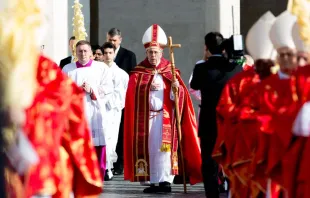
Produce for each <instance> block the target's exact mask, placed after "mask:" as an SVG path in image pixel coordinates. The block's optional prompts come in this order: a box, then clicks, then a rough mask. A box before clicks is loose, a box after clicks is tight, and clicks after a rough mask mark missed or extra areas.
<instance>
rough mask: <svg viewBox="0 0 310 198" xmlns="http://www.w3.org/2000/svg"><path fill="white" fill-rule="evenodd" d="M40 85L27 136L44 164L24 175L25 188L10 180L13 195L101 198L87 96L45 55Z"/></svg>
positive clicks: (28, 114)
mask: <svg viewBox="0 0 310 198" xmlns="http://www.w3.org/2000/svg"><path fill="white" fill-rule="evenodd" d="M37 83H38V88H37V93H36V95H35V98H34V101H33V104H32V105H31V106H30V107H29V108H28V109H27V110H26V123H25V126H24V133H25V135H26V136H27V137H28V139H29V141H30V142H31V143H32V145H33V147H34V149H35V151H36V152H37V154H38V157H39V160H40V161H39V163H38V164H36V165H35V166H33V167H31V168H30V170H29V171H28V172H27V174H25V175H24V178H23V183H22V184H20V183H19V182H18V180H19V179H20V180H22V178H18V179H17V178H16V177H15V180H8V181H7V182H8V186H9V188H11V191H10V193H13V194H15V195H17V194H18V193H20V191H21V190H24V192H23V193H22V195H23V197H31V196H33V195H38V194H40V193H42V194H54V195H53V197H68V196H69V194H70V193H71V192H73V193H74V196H75V197H84V196H91V195H98V194H100V193H101V192H102V185H103V184H102V180H101V177H100V172H99V166H98V161H97V157H96V152H95V149H94V146H93V144H92V142H91V135H90V132H89V128H88V125H87V121H86V117H85V111H84V105H83V104H84V102H83V101H84V92H83V91H82V90H81V89H80V88H79V87H78V86H77V85H76V84H75V83H74V82H73V81H72V80H71V79H69V78H68V77H67V76H66V75H65V74H63V72H62V71H61V70H60V68H59V67H58V66H57V65H56V64H55V63H54V62H53V61H51V60H50V59H48V58H46V57H43V56H40V57H39V60H38V70H37ZM18 184H20V185H23V186H22V187H21V186H18ZM23 188H24V189H23ZM10 197H14V195H12V196H10Z"/></svg>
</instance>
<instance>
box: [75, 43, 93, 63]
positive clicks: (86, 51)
mask: <svg viewBox="0 0 310 198" xmlns="http://www.w3.org/2000/svg"><path fill="white" fill-rule="evenodd" d="M76 55H77V58H78V60H79V62H80V63H81V64H86V63H88V62H89V60H90V59H91V57H92V56H93V52H92V50H91V47H90V46H89V45H79V46H78V47H77V48H76Z"/></svg>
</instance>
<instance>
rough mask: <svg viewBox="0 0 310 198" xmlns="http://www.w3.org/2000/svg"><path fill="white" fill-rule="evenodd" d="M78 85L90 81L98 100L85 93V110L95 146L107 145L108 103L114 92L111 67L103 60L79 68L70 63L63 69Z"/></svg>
mask: <svg viewBox="0 0 310 198" xmlns="http://www.w3.org/2000/svg"><path fill="white" fill-rule="evenodd" d="M62 70H63V72H64V73H66V74H67V75H68V76H69V77H70V78H71V79H72V80H73V81H74V82H76V84H77V85H78V86H82V84H83V83H84V82H86V83H88V84H89V85H90V87H91V88H92V90H93V93H94V94H95V96H96V98H97V100H92V99H91V98H90V95H89V94H85V110H86V116H87V120H88V123H89V126H90V129H91V133H92V139H93V144H94V146H105V145H106V140H105V137H106V135H105V134H106V133H107V131H108V130H109V127H108V126H109V125H108V123H109V121H110V119H108V117H109V116H108V115H107V114H108V113H107V112H108V110H107V109H108V108H107V106H108V105H107V103H108V102H109V101H110V99H111V97H112V92H113V89H114V87H113V81H112V74H111V71H110V69H109V67H108V66H107V65H106V64H105V63H103V62H97V61H93V62H92V64H91V66H89V67H81V68H77V67H76V63H70V64H68V65H66V66H65V67H64V68H63V69H62Z"/></svg>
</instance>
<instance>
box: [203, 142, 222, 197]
mask: <svg viewBox="0 0 310 198" xmlns="http://www.w3.org/2000/svg"><path fill="white" fill-rule="evenodd" d="M200 141H201V159H202V167H201V170H202V176H203V184H204V188H205V193H206V197H208V198H219V196H220V195H219V183H218V164H217V163H216V162H215V161H214V160H213V158H212V151H213V148H214V145H215V138H210V137H200Z"/></svg>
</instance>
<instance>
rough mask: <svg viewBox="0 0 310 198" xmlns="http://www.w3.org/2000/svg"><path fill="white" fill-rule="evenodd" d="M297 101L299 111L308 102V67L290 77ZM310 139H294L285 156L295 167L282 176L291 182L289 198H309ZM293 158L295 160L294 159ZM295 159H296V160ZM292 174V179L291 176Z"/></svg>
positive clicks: (309, 90) (309, 74) (309, 91)
mask: <svg viewBox="0 0 310 198" xmlns="http://www.w3.org/2000/svg"><path fill="white" fill-rule="evenodd" d="M291 84H292V86H294V87H295V89H296V93H297V96H298V101H299V109H300V107H302V105H303V104H304V103H305V102H308V101H309V100H310V65H307V66H304V67H299V68H298V69H297V71H296V72H295V73H293V75H292V77H291ZM309 156H310V138H309V137H296V140H295V141H294V142H293V145H292V146H291V148H290V149H289V151H288V152H287V154H286V158H285V162H286V163H289V164H292V165H295V166H296V168H295V169H296V171H293V173H291V172H292V171H290V172H289V173H286V174H285V175H284V178H283V179H284V180H285V181H291V183H289V184H290V187H291V188H290V189H289V190H290V191H289V193H290V194H289V195H290V197H299V198H306V197H310V171H309V167H310V158H309ZM294 158H295V159H294ZM296 158H297V159H296ZM290 173H291V174H294V177H293V178H292V175H291V174H290Z"/></svg>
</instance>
